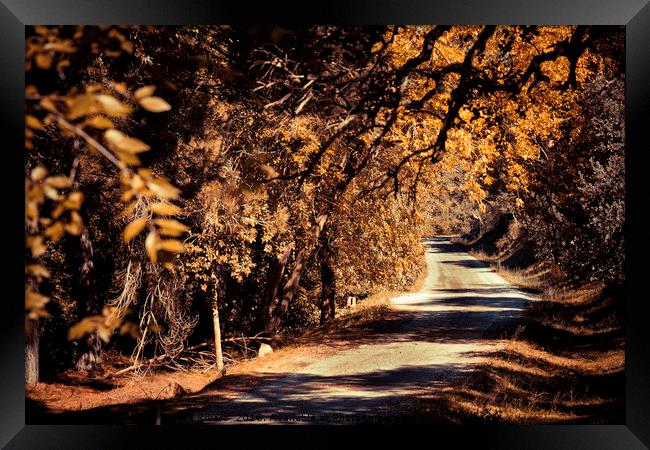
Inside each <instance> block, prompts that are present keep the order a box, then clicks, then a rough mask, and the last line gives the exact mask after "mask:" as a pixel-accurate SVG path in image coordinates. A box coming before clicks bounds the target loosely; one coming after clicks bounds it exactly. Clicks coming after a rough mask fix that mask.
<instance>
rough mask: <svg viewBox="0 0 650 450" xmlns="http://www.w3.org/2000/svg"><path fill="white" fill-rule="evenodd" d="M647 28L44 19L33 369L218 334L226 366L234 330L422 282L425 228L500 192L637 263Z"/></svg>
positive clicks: (34, 213) (34, 150)
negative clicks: (629, 103)
mask: <svg viewBox="0 0 650 450" xmlns="http://www.w3.org/2000/svg"><path fill="white" fill-rule="evenodd" d="M623 48H624V32H623V29H622V28H617V27H591V26H578V27H569V26H563V27H536V26H376V27H368V26H364V27H351V26H312V27H297V28H290V29H289V28H283V27H277V26H257V27H245V26H180V27H177V26H157V27H153V26H36V27H28V29H27V35H26V61H25V63H26V92H25V99H26V127H25V147H26V159H25V188H26V195H25V207H26V211H25V213H26V215H25V230H26V252H25V261H26V266H25V267H26V278H25V296H26V305H25V313H26V329H27V340H26V350H27V352H26V362H27V364H28V370H27V379H28V381H30V382H33V381H35V380H37V379H38V377H39V373H38V372H39V369H38V361H39V360H40V361H41V362H42V364H41V366H42V367H41V368H42V370H41V372H43V374H42V375H44V376H49V375H51V374H52V373H55V372H57V371H60V370H63V369H65V368H67V367H70V366H72V365H74V366H76V367H77V368H78V369H85V370H88V369H93V368H95V367H101V352H102V348H104V349H106V348H109V347H110V348H113V347H114V348H116V349H119V351H122V352H127V353H129V352H130V354H131V357H132V358H133V360H135V361H142V360H143V359H144V358H147V357H152V356H155V355H160V354H165V355H168V356H169V357H170V358H172V359H173V358H175V357H177V356H178V355H180V354H181V353H182V351H183V350H184V349H186V348H188V346H191V345H192V343H193V342H199V341H200V340H204V339H205V338H206V337H207V336H211V337H212V339H213V340H214V341H215V343H216V345H215V352H216V353H217V356H216V360H217V364H218V368H219V369H220V368H221V367H222V363H220V352H221V350H220V342H221V340H222V339H223V337H224V336H226V335H235V334H238V333H239V334H242V333H243V334H245V335H254V334H257V335H265V336H272V335H274V334H275V333H279V332H291V331H300V330H305V329H307V328H310V327H314V326H317V325H318V324H324V323H326V322H327V321H329V320H331V319H332V318H333V317H334V316H335V314H336V305H337V303H338V302H339V301H340V299H342V298H344V297H346V296H348V295H358V296H364V295H368V294H370V293H373V292H376V291H378V290H382V289H404V288H405V287H407V286H409V285H411V284H413V283H414V282H415V280H416V279H417V278H418V277H419V276H420V274H421V273H422V271H423V270H424V267H423V260H422V255H423V248H422V245H421V238H422V237H423V236H425V235H426V234H428V233H432V232H435V231H436V230H438V231H440V230H446V231H448V230H450V229H458V228H462V227H466V226H472V225H474V224H477V223H478V224H480V223H481V221H482V220H483V218H484V217H485V215H486V214H487V213H488V212H489V211H492V210H495V209H500V210H504V211H508V212H511V213H512V214H514V215H516V216H517V217H520V218H521V219H522V221H523V222H524V223H526V224H527V227H528V229H529V230H531V233H530V234H529V235H530V239H533V240H536V242H537V246H536V248H537V249H538V251H539V252H540V255H543V256H544V257H546V258H554V259H555V260H557V263H558V264H559V265H561V266H562V267H564V268H565V269H566V270H567V271H568V272H570V273H571V274H572V275H575V276H576V277H581V278H585V277H586V278H589V277H601V276H604V277H606V279H607V280H612V282H619V281H620V278H621V276H622V275H621V274H622V254H623V253H622V220H623V210H622V184H621V179H620V177H622V175H623V172H622V171H623V147H622V145H623V143H622V142H623V141H622V138H623V134H622V133H623V131H622V130H623V122H622V121H623V118H622V117H623V116H622V95H623V77H624V65H623V59H622V52H623ZM613 174H616V175H617V176H613ZM595 238H597V239H599V240H600V241H598V240H596V239H595ZM558 239H559V241H558ZM560 241H561V242H565V241H567V242H570V244H569V243H567V244H566V245H565V244H562V245H564V247H562V245H560V244H559V242H560ZM599 242H601V243H602V245H601V244H599ZM571 246H573V247H572V248H575V249H579V250H580V251H581V252H582V253H581V255H582V256H584V257H582V256H581V257H580V258H579V259H578V258H575V259H572V257H571V256H570V255H571V252H570V251H569V250H567V249H568V248H569V247H571ZM544 252H546V253H544ZM44 337H45V338H44ZM39 348H40V349H41V354H40V356H39V352H38V349H39ZM43 349H45V350H46V351H43ZM47 371H49V373H48V372H47Z"/></svg>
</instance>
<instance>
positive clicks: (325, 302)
mask: <svg viewBox="0 0 650 450" xmlns="http://www.w3.org/2000/svg"><path fill="white" fill-rule="evenodd" d="M328 228H329V227H328ZM328 234H329V233H328V232H327V230H324V231H323V232H322V233H321V256H320V278H321V309H320V324H321V325H324V324H325V322H327V321H328V320H331V319H333V318H334V316H335V314H336V304H335V302H334V300H335V298H336V284H335V283H336V280H335V278H334V270H333V269H332V262H333V261H332V260H333V254H332V253H333V249H332V246H331V245H330V242H329V236H328Z"/></svg>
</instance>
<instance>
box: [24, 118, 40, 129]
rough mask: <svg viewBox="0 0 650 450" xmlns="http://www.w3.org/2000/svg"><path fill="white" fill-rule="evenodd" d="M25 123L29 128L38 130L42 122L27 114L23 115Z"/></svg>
mask: <svg viewBox="0 0 650 450" xmlns="http://www.w3.org/2000/svg"><path fill="white" fill-rule="evenodd" d="M25 123H26V124H27V126H28V127H29V128H33V129H35V130H40V129H41V128H43V122H41V121H40V120H39V119H38V118H36V117H34V116H32V115H29V114H28V115H27V116H25Z"/></svg>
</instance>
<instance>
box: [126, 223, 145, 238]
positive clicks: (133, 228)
mask: <svg viewBox="0 0 650 450" xmlns="http://www.w3.org/2000/svg"><path fill="white" fill-rule="evenodd" d="M145 226H147V219H146V218H140V219H135V220H134V221H133V222H131V223H129V224H128V225H127V226H126V227H125V228H124V242H129V241H130V240H131V239H133V238H134V237H136V236H137V235H138V234H140V232H141V231H142V230H144V227H145Z"/></svg>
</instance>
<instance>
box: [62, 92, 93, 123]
mask: <svg viewBox="0 0 650 450" xmlns="http://www.w3.org/2000/svg"><path fill="white" fill-rule="evenodd" d="M68 106H69V108H68V118H70V119H71V120H75V119H78V118H79V117H82V116H85V115H87V114H91V113H94V112H97V105H96V102H95V98H94V97H93V96H92V95H78V96H76V97H75V98H73V99H72V100H70V102H69V105H68Z"/></svg>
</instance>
